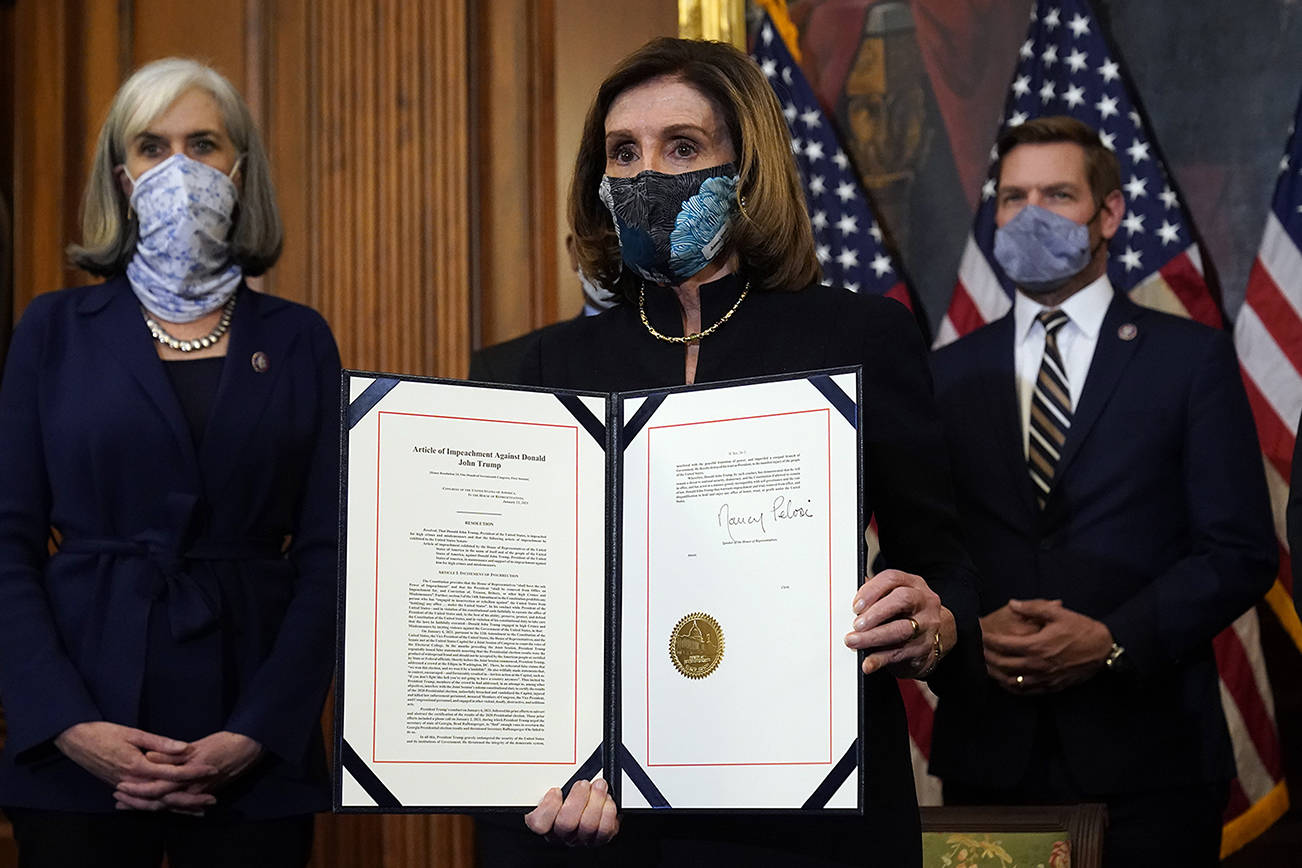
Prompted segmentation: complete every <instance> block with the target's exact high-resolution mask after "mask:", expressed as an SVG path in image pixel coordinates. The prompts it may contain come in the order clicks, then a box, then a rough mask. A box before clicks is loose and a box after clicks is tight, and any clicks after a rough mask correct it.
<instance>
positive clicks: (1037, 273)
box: [995, 205, 1106, 295]
mask: <svg viewBox="0 0 1302 868" xmlns="http://www.w3.org/2000/svg"><path fill="white" fill-rule="evenodd" d="M1099 208H1100V210H1101V209H1102V206H1099ZM1098 213H1099V212H1098V211H1095V212H1094V216H1093V217H1090V219H1089V220H1088V221H1087V222H1085V223H1077V222H1076V221H1075V220H1072V219H1071V218H1069V217H1063V216H1062V215H1061V214H1055V213H1054V212H1052V211H1049V210H1047V209H1045V208H1041V207H1040V206H1039V205H1027V206H1026V207H1025V208H1023V209H1022V210H1021V211H1019V212H1018V214H1017V216H1016V217H1014V218H1013V219H1012V220H1009V221H1008V222H1007V223H1005V224H1004V225H1003V226H1000V227H999V228H998V229H996V230H995V261H996V262H998V263H999V265H1000V267H1001V268H1003V270H1004V274H1007V275H1008V278H1009V279H1010V280H1012V281H1013V283H1015V284H1017V286H1018V287H1019V288H1021V289H1024V290H1025V291H1026V292H1028V293H1030V294H1031V295H1044V294H1045V293H1050V292H1053V291H1054V290H1056V289H1058V288H1060V287H1061V286H1062V285H1063V284H1065V283H1066V282H1067V281H1069V280H1071V279H1072V278H1073V277H1075V276H1076V275H1078V274H1080V273H1081V272H1082V271H1084V270H1085V267H1086V266H1088V265H1089V264H1090V260H1091V259H1093V258H1094V249H1092V248H1091V247H1090V229H1089V224H1090V223H1092V222H1094V217H1097V216H1098ZM1099 243H1100V244H1104V243H1106V240H1103V239H1101V240H1100V241H1099Z"/></svg>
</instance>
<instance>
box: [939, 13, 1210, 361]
mask: <svg viewBox="0 0 1302 868" xmlns="http://www.w3.org/2000/svg"><path fill="white" fill-rule="evenodd" d="M1136 105H1137V103H1136V100H1135V97H1134V90H1133V88H1132V87H1131V86H1130V84H1129V82H1128V81H1127V80H1126V78H1125V76H1124V75H1123V74H1122V71H1121V67H1120V65H1119V64H1118V63H1117V61H1116V59H1115V58H1114V57H1112V54H1111V51H1110V50H1109V48H1108V42H1107V40H1106V39H1104V37H1103V33H1102V32H1101V31H1100V26H1099V22H1098V19H1097V18H1095V16H1094V13H1093V11H1092V10H1091V8H1090V5H1089V3H1088V2H1086V0H1037V2H1036V3H1035V5H1034V6H1033V7H1032V8H1031V24H1030V28H1029V29H1028V32H1027V37H1026V41H1025V42H1024V43H1022V47H1021V49H1020V51H1019V54H1018V62H1017V71H1016V72H1015V73H1014V74H1013V83H1012V86H1011V87H1010V88H1009V91H1008V99H1007V102H1006V103H1005V106H1004V121H1003V125H1002V127H1001V130H1002V129H1007V128H1009V127H1015V126H1018V125H1020V124H1023V123H1025V122H1026V121H1028V120H1030V119H1031V118H1036V117H1044V116H1048V115H1070V116H1071V117H1074V118H1076V119H1077V120H1080V121H1083V122H1084V123H1086V124H1089V125H1090V126H1091V127H1093V128H1095V129H1097V130H1098V132H1099V137H1100V138H1101V139H1102V140H1103V144H1105V145H1106V146H1107V147H1108V148H1110V149H1111V150H1112V151H1113V152H1114V153H1116V155H1117V159H1118V160H1119V161H1120V163H1121V181H1122V193H1123V194H1124V195H1125V199H1126V216H1125V220H1124V222H1123V223H1122V225H1121V228H1120V229H1119V230H1118V231H1117V234H1116V235H1115V236H1114V237H1113V239H1112V242H1111V244H1110V247H1109V258H1108V276H1109V277H1110V278H1111V280H1112V285H1113V286H1114V287H1116V288H1117V289H1118V290H1121V291H1123V292H1127V293H1129V294H1130V297H1131V298H1132V299H1134V300H1135V301H1136V302H1138V303H1140V304H1145V305H1148V306H1149V307H1155V308H1157V309H1159V310H1165V311H1168V312H1171V313H1176V314H1179V315H1181V316H1188V317H1192V318H1194V319H1196V320H1198V321H1200V322H1204V323H1207V324H1208V325H1214V326H1220V325H1221V312H1220V306H1219V304H1218V303H1217V300H1216V298H1215V297H1214V296H1213V294H1212V292H1211V291H1210V289H1209V288H1208V285H1207V281H1206V280H1205V278H1204V277H1203V266H1202V257H1201V255H1200V253H1199V249H1198V245H1197V243H1196V242H1195V240H1194V238H1193V235H1192V233H1191V231H1190V227H1191V225H1192V224H1191V223H1190V220H1189V214H1188V210H1187V209H1186V208H1185V206H1184V203H1183V202H1182V201H1181V200H1180V197H1179V195H1178V194H1177V193H1176V191H1175V189H1174V188H1173V187H1172V186H1171V183H1170V180H1169V177H1168V174H1167V170H1166V166H1164V165H1163V164H1162V160H1161V158H1160V157H1159V156H1158V154H1157V150H1156V148H1154V147H1153V145H1152V141H1153V139H1152V136H1151V135H1150V133H1149V130H1148V129H1146V128H1145V124H1144V121H1143V118H1142V117H1141V115H1140V113H1139V111H1138V110H1137V108H1136ZM994 156H995V155H994V153H993V151H992V152H991V160H992V170H993V160H994ZM994 234H995V178H994V177H993V176H992V177H990V178H989V179H987V180H986V183H985V185H984V186H983V187H982V189H981V204H980V206H979V207H978V209H977V215H976V218H975V220H974V221H973V226H972V235H971V236H970V237H969V238H968V243H967V246H966V248H965V249H964V251H963V257H962V260H961V262H960V264H959V279H958V286H957V287H955V290H954V296H953V298H952V299H951V301H950V306H949V310H948V312H947V313H946V315H945V319H944V320H943V321H942V323H941V326H940V329H939V331H938V333H937V336H936V345H937V346H940V345H943V344H946V343H949V342H950V341H952V340H954V339H955V338H957V337H960V336H961V335H964V334H967V333H968V332H970V331H972V330H973V329H975V328H977V327H979V326H982V325H984V324H985V323H987V322H990V321H992V320H996V319H998V318H999V317H1001V316H1003V315H1004V313H1006V312H1007V311H1008V309H1009V308H1010V307H1011V306H1012V294H1013V286H1012V283H1011V282H1010V281H1009V280H1008V279H1007V278H1006V277H1005V276H1004V274H1003V272H1002V271H1001V270H1000V269H999V267H998V265H996V264H995V259H994Z"/></svg>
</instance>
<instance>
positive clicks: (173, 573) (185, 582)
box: [59, 537, 283, 641]
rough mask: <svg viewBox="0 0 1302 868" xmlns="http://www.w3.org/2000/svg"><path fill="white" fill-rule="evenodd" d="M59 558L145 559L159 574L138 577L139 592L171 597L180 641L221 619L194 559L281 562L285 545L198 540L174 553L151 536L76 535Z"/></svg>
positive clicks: (214, 593)
mask: <svg viewBox="0 0 1302 868" xmlns="http://www.w3.org/2000/svg"><path fill="white" fill-rule="evenodd" d="M59 552H60V553H61V554H81V555H115V556H118V557H138V558H145V559H147V560H149V561H150V562H152V563H153V564H154V565H155V566H156V567H157V570H156V571H147V572H145V573H139V572H138V573H136V575H137V576H138V577H139V578H140V579H142V580H143V584H144V585H145V586H144V587H137V588H136V591H137V593H140V594H141V595H142V596H145V597H147V598H149V599H153V600H157V599H160V598H163V597H166V599H167V614H168V620H169V622H170V624H171V627H172V636H173V637H174V638H175V639H177V640H178V641H183V640H185V639H189V638H192V637H194V636H197V635H198V634H200V633H202V632H203V631H205V630H207V629H209V628H210V627H212V626H213V625H215V624H216V623H217V622H218V620H219V619H220V618H221V609H222V603H221V593H220V592H219V590H218V589H217V587H216V582H215V579H214V578H213V576H212V575H211V574H210V573H209V572H208V571H206V570H202V571H197V572H196V571H193V570H191V569H190V562H193V561H252V560H279V559H280V558H281V557H282V556H283V555H282V553H281V541H280V540H279V539H270V538H262V539H257V538H245V539H226V540H218V539H204V540H196V541H195V542H194V543H192V544H191V545H189V546H187V547H186V549H185V550H184V551H179V552H178V551H175V550H172V549H171V548H170V547H168V546H163V545H159V544H157V543H155V542H153V541H151V540H149V539H147V538H137V539H123V538H120V537H119V538H114V537H76V538H73V539H65V540H64V541H63V542H62V543H61V544H60V545H59Z"/></svg>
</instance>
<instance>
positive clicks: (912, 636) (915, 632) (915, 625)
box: [909, 618, 922, 639]
mask: <svg viewBox="0 0 1302 868" xmlns="http://www.w3.org/2000/svg"><path fill="white" fill-rule="evenodd" d="M909 623H910V624H912V625H913V632H912V633H910V634H909V638H910V639H915V638H917V636H918V634H919V633H921V632H922V625H921V624H919V623H918V622H917V621H915V620H914V619H912V618H910V619H909Z"/></svg>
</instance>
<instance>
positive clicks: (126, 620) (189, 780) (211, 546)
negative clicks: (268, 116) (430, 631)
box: [0, 58, 339, 868]
mask: <svg viewBox="0 0 1302 868" xmlns="http://www.w3.org/2000/svg"><path fill="white" fill-rule="evenodd" d="M280 248H281V225H280V219H279V216H278V212H277V208H276V202H275V196H274V193H273V191H272V187H271V180H270V173H269V170H268V166H267V158H266V154H265V151H264V149H263V147H262V144H261V142H260V140H259V138H258V133H257V130H256V129H255V128H254V125H253V123H252V120H251V118H250V115H249V111H248V108H247V106H246V105H245V103H244V101H243V99H242V98H241V97H240V95H239V94H238V93H237V92H236V91H235V89H234V88H233V87H232V86H231V84H230V82H228V81H227V80H226V79H225V78H223V77H222V76H221V75H220V74H218V73H217V72H216V71H214V70H213V69H211V68H209V67H207V66H204V65H202V64H200V63H197V62H194V61H190V60H184V59H175V58H173V59H167V60H160V61H157V62H155V63H151V64H149V65H147V66H145V67H143V68H141V69H140V70H139V71H137V72H136V73H135V74H134V75H133V76H131V78H130V79H128V80H127V82H126V83H125V84H123V86H122V88H121V89H120V90H119V91H118V93H117V96H116V97H115V99H114V101H113V105H112V107H111V109H110V111H109V114H108V117H107V119H106V121H105V123H104V127H103V129H102V130H101V131H100V136H99V143H98V146H97V150H96V153H95V160H94V165H93V167H92V170H91V177H90V181H89V184H88V189H87V191H86V197H85V202H84V206H83V238H82V244H81V245H77V246H74V247H72V248H71V249H70V253H71V256H72V259H73V261H74V262H75V263H76V264H77V265H80V266H81V267H83V268H85V269H87V270H89V271H91V272H93V273H95V274H98V275H100V276H102V277H105V278H107V279H106V280H105V281H104V282H102V283H97V284H93V285H90V286H83V287H77V288H73V289H66V290H62V291H60V292H50V293H46V294H43V295H39V296H38V297H37V298H36V299H34V300H33V302H32V303H31V305H30V306H29V307H28V309H27V311H26V313H25V314H24V316H23V318H22V320H21V322H20V323H19V325H18V327H17V328H16V330H15V332H14V336H13V340H12V344H11V347H10V351H9V356H8V360H7V363H6V365H5V370H4V379H3V384H2V385H0V478H2V479H4V484H3V485H0V701H2V702H3V705H4V708H5V712H6V715H7V722H8V738H7V744H6V745H5V747H4V753H3V756H2V757H0V805H3V806H5V810H6V813H7V814H8V815H9V816H10V818H11V820H12V821H13V824H14V830H15V836H16V838H17V840H18V844H19V851H20V860H21V863H22V864H23V865H24V866H28V865H30V866H44V865H50V866H54V865H115V866H116V865H131V866H136V865H140V866H145V865H149V866H156V865H158V864H159V863H160V862H161V860H162V858H163V855H164V853H166V855H167V857H168V860H169V863H170V864H171V865H172V866H173V868H181V866H187V865H254V864H257V865H287V866H288V865H302V864H304V863H306V861H307V859H308V856H309V854H310V849H311V837H312V819H311V815H312V813H313V812H314V811H318V810H322V809H324V808H326V807H327V806H328V787H327V779H326V775H325V767H324V761H323V751H322V744H321V734H320V727H319V724H318V719H319V715H320V712H321V706H322V702H323V699H324V696H325V692H326V689H327V686H328V683H329V680H330V670H331V657H332V653H331V648H332V640H333V609H334V606H333V597H334V594H333V587H334V580H333V576H334V566H335V552H336V538H335V518H334V515H335V509H334V507H333V504H334V498H333V497H332V490H333V489H334V487H335V486H336V484H337V458H336V445H337V440H338V436H337V431H336V426H337V418H338V417H337V406H338V391H339V357H338V352H337V350H336V348H335V343H334V340H333V338H332V337H331V335H330V330H329V328H328V327H327V326H326V323H325V322H324V320H323V319H322V318H321V317H320V316H319V315H318V314H317V313H315V312H314V311H312V310H311V309H309V308H306V307H303V306H301V305H298V304H294V303H292V302H288V301H284V300H281V299H277V298H273V297H270V296H267V295H263V294H260V293H257V292H254V291H252V290H250V289H249V288H248V287H247V286H246V285H245V283H244V278H245V277H246V276H248V275H256V274H261V273H262V272H264V271H265V270H266V269H267V268H268V267H270V266H271V265H272V264H273V263H274V262H275V261H276V258H277V256H278V255H279V253H280Z"/></svg>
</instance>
